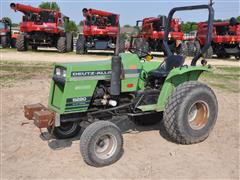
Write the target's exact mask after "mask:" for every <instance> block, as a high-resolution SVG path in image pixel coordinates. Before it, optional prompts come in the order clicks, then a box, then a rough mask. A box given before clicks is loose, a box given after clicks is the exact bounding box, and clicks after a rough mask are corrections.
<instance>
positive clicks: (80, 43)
mask: <svg viewBox="0 0 240 180" xmlns="http://www.w3.org/2000/svg"><path fill="white" fill-rule="evenodd" d="M85 42H86V39H85V37H84V36H83V35H79V37H78V40H77V44H76V53H77V54H85V52H86V48H85Z"/></svg>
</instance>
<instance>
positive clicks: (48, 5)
mask: <svg viewBox="0 0 240 180" xmlns="http://www.w3.org/2000/svg"><path fill="white" fill-rule="evenodd" d="M39 7H40V8H43V9H52V10H57V11H60V7H59V6H58V4H57V3H56V2H42V3H41V4H40V5H39Z"/></svg>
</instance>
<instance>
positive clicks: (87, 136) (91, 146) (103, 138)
mask: <svg viewBox="0 0 240 180" xmlns="http://www.w3.org/2000/svg"><path fill="white" fill-rule="evenodd" d="M80 151H81V154H82V157H83V159H84V161H85V162H86V163H87V164H88V165H91V166H95V167H102V166H107V165H110V164H113V163H114V162H116V161H117V160H119V159H120V157H121V156H122V153H123V137H122V134H121V131H120V129H119V128H118V127H117V126H116V125H115V124H113V123H111V122H109V121H97V122H95V123H92V124H90V125H89V126H88V127H87V128H86V129H85V131H84V132H83V134H82V136H81V139H80Z"/></svg>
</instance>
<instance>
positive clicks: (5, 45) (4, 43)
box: [1, 36, 9, 48]
mask: <svg viewBox="0 0 240 180" xmlns="http://www.w3.org/2000/svg"><path fill="white" fill-rule="evenodd" d="M1 44H2V47H3V48H8V47H9V42H8V38H7V36H1Z"/></svg>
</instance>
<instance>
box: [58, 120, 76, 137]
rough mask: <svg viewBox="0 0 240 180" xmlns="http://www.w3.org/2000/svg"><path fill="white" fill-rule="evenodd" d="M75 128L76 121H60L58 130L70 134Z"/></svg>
mask: <svg viewBox="0 0 240 180" xmlns="http://www.w3.org/2000/svg"><path fill="white" fill-rule="evenodd" d="M76 128H77V123H73V122H67V123H62V124H61V126H60V127H59V130H60V131H61V132H63V133H64V134H70V133H72V132H73V131H74V130H75V129H76Z"/></svg>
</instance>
